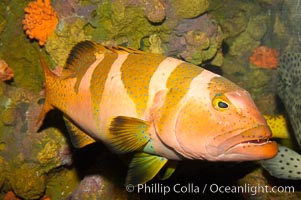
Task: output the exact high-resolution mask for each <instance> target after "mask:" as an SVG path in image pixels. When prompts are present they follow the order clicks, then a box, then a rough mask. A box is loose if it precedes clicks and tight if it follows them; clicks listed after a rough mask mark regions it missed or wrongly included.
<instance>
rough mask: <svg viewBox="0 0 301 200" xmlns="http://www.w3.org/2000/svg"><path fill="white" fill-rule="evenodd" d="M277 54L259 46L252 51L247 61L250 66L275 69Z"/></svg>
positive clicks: (270, 49)
mask: <svg viewBox="0 0 301 200" xmlns="http://www.w3.org/2000/svg"><path fill="white" fill-rule="evenodd" d="M278 56H279V52H278V51H277V50H275V49H272V48H269V47H267V46H259V47H257V48H256V49H254V50H253V54H252V56H251V57H250V58H249V61H250V63H251V64H252V65H255V66H257V67H261V68H267V69H275V68H276V67H277V66H278Z"/></svg>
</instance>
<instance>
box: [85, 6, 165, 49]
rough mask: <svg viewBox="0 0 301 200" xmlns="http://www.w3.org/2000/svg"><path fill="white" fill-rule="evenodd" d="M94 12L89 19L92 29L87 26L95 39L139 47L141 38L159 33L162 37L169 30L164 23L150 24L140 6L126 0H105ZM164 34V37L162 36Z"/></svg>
mask: <svg viewBox="0 0 301 200" xmlns="http://www.w3.org/2000/svg"><path fill="white" fill-rule="evenodd" d="M96 13H97V15H96V16H95V17H94V18H93V20H92V21H91V26H92V27H93V29H91V26H89V31H90V34H91V35H92V38H93V39H94V40H96V41H114V42H116V43H117V44H127V45H128V46H131V47H134V48H140V47H141V40H142V39H143V38H145V37H150V36H151V35H153V34H159V36H160V37H161V39H164V38H167V37H166V36H168V34H169V33H170V31H171V30H170V27H168V25H167V24H166V23H162V24H156V25H154V24H152V23H151V22H150V21H149V20H147V18H146V17H145V15H144V9H143V8H142V7H139V6H135V5H126V1H122V2H118V1H113V2H112V1H108V0H105V1H103V2H102V3H101V4H99V7H98V9H97V11H96ZM164 34H165V37H164V36H163V37H162V36H161V35H164ZM164 42H166V41H164Z"/></svg>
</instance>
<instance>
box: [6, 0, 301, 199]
mask: <svg viewBox="0 0 301 200" xmlns="http://www.w3.org/2000/svg"><path fill="white" fill-rule="evenodd" d="M29 1H30V0H27V1H8V0H5V1H1V2H0V41H1V42H0V43H1V44H0V46H1V48H0V57H1V58H3V59H5V62H7V63H9V68H7V65H6V64H5V63H4V62H2V60H1V61H0V79H1V80H2V81H0V199H5V198H6V199H8V198H9V199H15V200H16V199H18V198H22V199H47V198H50V199H53V200H56V199H85V198H88V199H93V198H94V199H103V198H104V199H106V198H107V199H114V198H115V199H126V198H130V199H152V197H154V199H155V198H156V197H157V196H156V195H157V194H140V193H139V194H137V193H131V194H130V193H127V192H126V191H125V190H124V187H123V185H122V184H123V181H124V174H125V165H123V163H122V162H121V161H120V160H119V158H117V157H116V156H115V155H114V154H112V153H111V152H109V151H108V150H107V149H106V148H105V147H103V146H102V145H101V144H93V145H91V146H88V147H87V148H84V149H82V150H75V149H73V148H72V147H71V145H70V144H69V141H68V139H66V137H65V136H64V135H65V134H66V130H65V126H64V124H63V121H62V120H61V118H60V117H61V116H60V114H58V113H52V114H50V116H49V118H48V119H46V121H45V122H46V124H45V127H44V129H43V130H41V132H40V133H36V132H35V119H36V118H37V116H38V114H39V112H40V109H41V104H42V103H43V96H42V95H39V94H38V93H39V92H40V90H41V88H42V81H43V74H42V72H41V66H40V63H39V61H38V53H37V51H40V53H41V54H42V55H43V57H44V58H45V60H46V62H47V64H48V66H49V67H51V68H52V66H56V65H58V66H61V67H63V66H64V64H65V60H66V58H67V56H68V54H69V51H70V49H71V48H72V46H73V45H74V44H75V43H77V42H79V41H82V40H86V39H92V40H95V41H98V42H102V43H105V44H108V45H123V46H130V47H134V48H139V49H141V50H144V51H151V52H153V53H159V54H165V55H168V56H173V57H180V58H182V59H184V60H186V61H188V62H191V63H194V64H197V65H202V66H206V67H207V68H209V70H213V69H215V68H214V67H211V66H212V65H215V66H219V67H220V68H217V69H218V72H221V73H222V74H223V76H226V77H227V78H229V79H231V80H232V81H234V82H236V83H237V84H239V85H240V86H242V87H244V88H246V89H247V90H249V91H250V93H251V95H252V97H253V98H254V100H255V101H256V104H257V106H258V107H259V108H260V110H261V111H262V112H263V113H265V114H271V115H272V114H275V113H276V112H278V111H279V110H281V109H282V108H281V107H279V106H278V104H277V101H278V100H277V98H276V89H275V85H276V83H277V79H276V76H277V73H276V70H264V69H261V68H262V67H265V68H274V67H276V66H277V56H278V54H277V52H276V50H283V51H290V52H294V51H296V50H300V41H301V40H300V38H301V37H300V35H301V34H300V32H301V31H300V26H298V24H299V22H300V15H299V14H298V13H300V8H301V6H299V3H300V2H299V0H298V1H297V0H291V1H288V0H284V1H279V0H260V1H239V0H234V1H232V2H231V3H229V2H226V1H224V0H214V1H209V0H192V1H191V0H148V1H146V0H118V1H116V0H114V1H112V0H91V1H86V0H53V1H52V5H53V8H52V7H51V5H50V0H36V1H33V2H30V3H29V4H28V2H29ZM27 4H28V7H27V8H26V9H25V19H23V22H22V23H23V25H24V26H23V27H22V24H21V23H19V24H16V22H21V21H22V18H23V16H24V8H25V7H26V6H27ZM296 5H298V6H296ZM55 13H56V14H55ZM58 19H59V20H58ZM31 20H34V21H31ZM12 24H16V25H14V26H12ZM23 29H24V30H23ZM24 31H25V33H26V34H28V37H27V35H26V34H24ZM288 34H290V35H291V37H288ZM31 39H34V40H39V44H38V43H36V42H33V43H32V42H29V41H30V40H31ZM275 41H277V42H275ZM39 45H42V46H44V48H43V47H42V48H41V47H40V46H39ZM263 46H268V47H269V49H267V48H264V47H263ZM260 48H262V49H263V50H264V51H263V52H262V51H261V50H262V49H260ZM271 49H272V50H271ZM253 51H255V52H253ZM266 57H268V59H266ZM249 58H250V59H249ZM294 62H295V61H294ZM294 62H293V61H291V62H290V61H288V60H283V61H282V63H283V64H282V66H283V67H282V68H281V69H277V71H278V70H279V71H280V77H281V79H280V82H281V84H280V87H279V91H280V92H279V93H280V96H281V98H282V99H283V101H284V104H285V107H286V109H287V111H288V114H289V115H291V116H292V117H291V118H290V123H292V124H293V128H294V129H296V130H297V131H299V129H300V127H299V125H296V123H298V124H299V122H298V121H297V120H298V119H300V116H299V114H298V113H296V112H297V111H299V110H300V109H299V107H298V99H300V98H299V97H300V95H299V94H300V88H299V87H298V85H300V84H299V79H300V77H297V74H298V73H299V71H298V69H297V67H292V66H293V63H294ZM298 62H299V61H298ZM252 63H253V64H252ZM286 65H287V66H291V67H290V68H289V69H287V67H284V66H286ZM250 66H251V67H250ZM252 66H260V67H261V68H259V67H256V68H255V67H252ZM1 67H2V68H1ZM58 69H60V68H57V69H56V70H57V71H56V72H58ZM12 72H13V73H12ZM4 74H5V75H4ZM12 76H13V79H11V78H12ZM8 79H10V81H8V82H9V84H6V83H3V80H4V81H7V80H8ZM292 83H294V84H292ZM295 86H296V87H295ZM281 120H284V119H283V118H281ZM276 121H277V120H276ZM296 121H297V122H296ZM277 122H278V121H277ZM281 122H282V121H281ZM276 124H277V123H276ZM50 127H52V128H50ZM280 134H282V133H280ZM297 134H298V135H300V134H299V132H298V133H297ZM281 136H282V135H281ZM67 138H68V137H67ZM297 140H298V141H300V137H299V136H298V137H297ZM87 159H88V161H87ZM190 164H191V163H188V164H187V163H184V164H183V165H182V166H180V169H179V170H177V171H176V174H175V176H174V178H172V179H171V180H167V181H165V182H164V184H170V186H173V184H174V183H175V182H178V181H179V180H183V179H184V180H186V181H187V182H197V183H199V184H200V185H204V184H207V183H208V180H210V178H212V177H213V178H212V180H211V181H214V182H215V181H216V180H218V181H220V182H221V183H224V184H229V181H228V179H227V178H226V179H225V178H222V179H220V177H218V176H214V174H215V172H219V175H221V174H222V175H223V176H227V175H228V170H227V173H226V174H225V173H223V172H221V171H224V170H220V169H224V164H223V165H222V166H219V165H218V164H217V166H216V168H217V170H216V171H214V169H212V168H211V167H209V169H204V173H203V174H202V173H200V170H199V166H198V165H190ZM249 164H250V163H247V164H246V165H245V166H243V167H242V169H248V166H249ZM200 165H201V166H203V165H204V163H201V164H200ZM183 166H184V167H183ZM185 166H186V167H187V166H188V168H189V167H193V166H197V167H195V168H194V169H193V170H187V168H185ZM181 167H182V168H181ZM257 168H258V167H257ZM189 169H191V168H189ZM227 169H229V168H227ZM231 169H232V168H231ZM236 169H237V166H235V167H234V170H233V169H232V171H231V170H230V171H231V173H230V174H231V177H229V176H228V178H229V180H230V178H231V184H233V185H234V184H236V183H237V180H238V182H239V183H240V185H244V184H250V185H256V183H257V182H256V181H258V182H260V183H261V184H266V185H268V186H269V187H270V186H271V184H274V183H275V184H279V182H277V181H275V180H272V181H270V180H266V178H267V177H268V176H266V175H265V174H264V173H262V171H261V170H256V171H254V172H251V173H250V171H251V170H249V171H248V170H245V171H244V173H242V172H241V171H240V170H236ZM210 170H212V171H213V172H214V173H212V171H210ZM252 170H253V169H252ZM238 171H239V172H238ZM193 172H196V173H195V174H194V173H193ZM207 172H209V173H207ZM248 173H249V175H247V176H244V175H245V174H248ZM208 174H210V175H212V177H210V178H209V179H208V178H206V176H207V175H208ZM237 174H239V175H237ZM210 175H209V176H210ZM243 176H244V177H243ZM195 177H205V180H203V179H202V180H196V178H195ZM242 177H243V178H242ZM224 180H226V181H224ZM155 181H159V180H155ZM206 181H207V182H206ZM159 183H161V182H159ZM280 183H282V182H280ZM292 184H295V183H292ZM296 188H297V187H296ZM87 191H89V193H88V192H87ZM178 195H179V194H174V195H173V197H178ZM185 195H187V194H185ZM205 195H206V197H207V196H208V197H209V199H213V198H215V196H214V195H212V194H209V195H207V194H205ZM285 195H286V194H281V193H279V194H278V193H276V194H275V193H273V194H272V193H271V194H256V195H252V194H247V193H246V194H242V195H239V194H236V195H234V198H236V199H237V198H238V197H239V198H244V199H260V198H265V199H272V198H282V197H283V198H284V196H285ZM221 196H222V197H223V195H221ZM185 197H186V196H185ZM286 197H288V198H291V199H297V198H298V197H300V192H298V191H296V192H295V193H294V194H288V195H287V196H286ZM162 198H165V196H164V197H162ZM156 199H157V198H156ZM221 199H222V198H221Z"/></svg>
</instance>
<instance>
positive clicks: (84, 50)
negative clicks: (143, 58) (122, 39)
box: [63, 40, 145, 78]
mask: <svg viewBox="0 0 301 200" xmlns="http://www.w3.org/2000/svg"><path fill="white" fill-rule="evenodd" d="M106 53H137V54H145V52H143V51H140V50H137V49H133V48H127V47H122V46H112V47H109V46H104V45H102V44H99V43H96V42H93V41H89V40H85V41H82V42H79V43H77V44H76V45H75V46H74V47H73V48H72V50H71V51H70V53H69V57H68V58H67V60H66V63H65V66H64V70H63V75H64V76H65V77H70V76H71V77H74V76H77V77H78V76H79V75H80V74H83V73H80V72H81V71H83V72H84V71H86V69H87V68H88V67H90V66H91V64H92V63H93V62H94V61H95V60H96V59H97V55H100V54H106ZM79 78H80V77H79Z"/></svg>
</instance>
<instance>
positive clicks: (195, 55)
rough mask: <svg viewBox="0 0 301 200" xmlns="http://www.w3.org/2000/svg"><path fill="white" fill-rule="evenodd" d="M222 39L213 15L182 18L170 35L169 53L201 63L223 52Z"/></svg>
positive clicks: (194, 62) (197, 63)
mask: <svg viewBox="0 0 301 200" xmlns="http://www.w3.org/2000/svg"><path fill="white" fill-rule="evenodd" d="M222 40H223V35H222V32H221V29H220V27H219V26H218V24H217V23H216V22H215V20H214V19H213V18H212V16H210V15H208V14H204V15H202V16H200V17H197V18H194V19H182V20H181V21H180V23H179V24H178V26H176V27H175V30H174V32H173V33H172V35H171V37H170V44H169V46H170V49H169V54H170V55H177V56H180V57H182V58H183V59H184V60H186V61H188V62H191V63H193V64H196V65H199V64H201V63H202V62H204V61H207V60H209V59H213V58H214V57H215V56H216V55H217V54H219V53H221V52H219V50H220V48H221V43H222Z"/></svg>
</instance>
